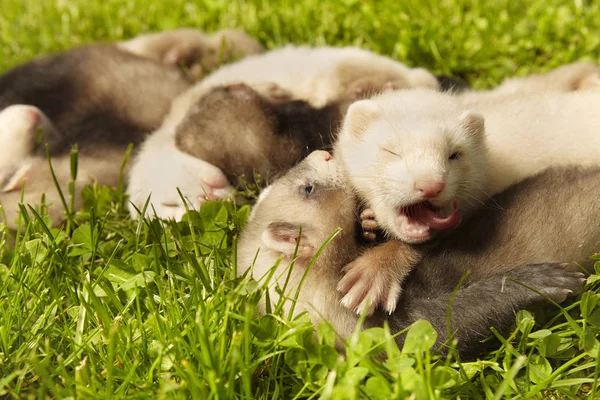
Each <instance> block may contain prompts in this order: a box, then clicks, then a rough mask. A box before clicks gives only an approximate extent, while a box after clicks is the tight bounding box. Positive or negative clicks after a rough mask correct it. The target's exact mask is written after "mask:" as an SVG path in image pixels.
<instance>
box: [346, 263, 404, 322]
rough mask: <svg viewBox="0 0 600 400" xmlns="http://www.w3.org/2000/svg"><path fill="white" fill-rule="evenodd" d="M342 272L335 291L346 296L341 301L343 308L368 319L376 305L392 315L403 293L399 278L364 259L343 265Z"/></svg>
mask: <svg viewBox="0 0 600 400" xmlns="http://www.w3.org/2000/svg"><path fill="white" fill-rule="evenodd" d="M343 272H344V273H345V275H344V277H343V278H342V279H341V280H340V282H339V283H338V286H337V290H338V291H339V292H342V293H345V295H344V297H343V298H342V300H341V303H342V305H343V306H344V307H346V308H348V309H350V310H352V311H354V312H356V313H357V314H362V313H363V312H365V314H366V315H367V316H368V315H371V314H373V312H374V311H375V308H376V307H379V306H381V307H383V308H384V309H385V310H386V311H387V312H388V313H390V314H391V313H393V312H394V310H395V309H396V304H397V303H398V299H399V298H400V294H401V293H402V287H401V284H400V282H401V279H397V278H395V277H394V276H391V275H393V274H390V273H389V272H390V271H386V269H385V268H384V267H383V266H381V265H378V264H377V263H374V262H373V260H372V259H371V258H370V257H365V256H361V257H359V258H357V259H356V260H354V261H353V262H351V263H350V264H348V265H346V266H345V267H344V269H343Z"/></svg>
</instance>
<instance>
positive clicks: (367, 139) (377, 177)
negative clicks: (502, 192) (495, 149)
mask: <svg viewBox="0 0 600 400" xmlns="http://www.w3.org/2000/svg"><path fill="white" fill-rule="evenodd" d="M335 156H336V157H338V158H339V159H340V162H342V164H343V166H344V171H345V173H346V174H347V178H348V179H349V180H350V181H351V182H352V185H353V186H354V188H355V189H356V191H357V192H358V194H359V195H360V197H361V199H362V200H363V201H364V202H365V203H366V205H367V206H368V207H370V208H372V209H373V211H374V212H375V216H376V218H377V221H378V223H379V224H380V226H381V227H382V228H384V230H386V231H387V233H388V234H391V235H393V236H395V237H397V238H398V239H400V240H403V241H406V242H409V243H420V242H423V241H426V240H428V239H429V238H431V236H432V235H433V234H434V232H435V231H439V230H445V229H449V228H452V227H455V226H457V225H458V224H459V223H460V221H461V212H460V211H461V209H463V207H464V206H465V205H468V204H470V203H472V202H475V201H477V199H478V198H479V197H480V194H481V193H480V191H481V188H482V185H483V182H484V179H485V174H484V171H485V169H486V167H487V164H486V162H487V153H486V145H485V132H484V121H483V117H482V116H481V115H480V114H479V113H477V112H476V111H473V110H465V109H462V108H461V107H460V105H459V104H458V103H457V101H456V100H455V99H454V98H453V97H452V96H451V95H446V94H441V93H438V92H434V91H429V90H423V89H416V90H404V91H397V92H390V93H386V94H383V95H381V96H378V97H374V98H372V99H370V100H363V101H359V102H356V103H354V104H353V105H352V106H350V108H349V110H348V113H347V114H346V118H345V120H344V125H343V128H342V130H341V133H340V137H339V138H338V142H337V143H336V147H335Z"/></svg>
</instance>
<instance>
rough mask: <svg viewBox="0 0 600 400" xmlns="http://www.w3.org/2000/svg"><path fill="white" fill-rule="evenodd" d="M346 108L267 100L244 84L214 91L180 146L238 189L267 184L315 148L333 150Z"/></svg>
mask: <svg viewBox="0 0 600 400" xmlns="http://www.w3.org/2000/svg"><path fill="white" fill-rule="evenodd" d="M343 111H344V108H343V106H342V105H337V104H334V105H331V106H327V107H324V108H313V107H311V106H310V105H309V104H308V103H306V102H304V101H299V100H298V101H285V102H279V101H276V100H274V99H267V98H265V97H263V96H261V95H260V94H258V93H257V92H256V91H255V90H253V89H252V88H250V87H249V86H247V85H244V84H237V85H231V86H223V87H218V88H215V89H213V90H212V91H211V92H210V93H208V94H206V95H205V96H203V97H202V98H201V99H200V100H199V101H198V103H197V104H195V105H194V106H193V107H192V108H191V109H190V111H189V112H188V114H187V115H186V117H185V119H184V120H183V121H182V122H181V123H180V124H179V126H178V127H177V130H176V136H175V140H176V145H177V147H178V148H179V149H180V150H182V151H184V152H186V153H188V154H190V155H192V156H194V157H197V158H200V159H202V160H204V161H207V162H209V163H211V164H213V165H215V166H217V167H219V168H220V169H221V170H223V172H224V173H225V175H226V176H227V178H228V179H229V180H230V181H231V182H232V183H234V184H236V183H237V182H238V179H239V177H240V176H242V175H245V176H246V178H248V179H252V177H253V175H254V174H255V173H256V174H260V175H261V177H262V178H263V181H268V180H269V178H271V177H273V175H275V174H276V173H278V172H281V171H285V170H287V169H289V168H290V167H292V166H293V165H295V164H296V163H298V162H299V161H300V160H301V159H302V158H304V157H305V156H306V155H308V154H309V153H310V152H312V151H313V150H316V149H326V148H329V147H331V142H332V140H333V135H334V133H335V132H336V131H337V128H338V127H339V125H340V123H341V119H342V116H343Z"/></svg>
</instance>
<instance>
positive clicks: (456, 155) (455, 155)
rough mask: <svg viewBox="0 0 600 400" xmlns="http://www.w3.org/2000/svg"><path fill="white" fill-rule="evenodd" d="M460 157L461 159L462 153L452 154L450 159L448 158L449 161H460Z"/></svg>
mask: <svg viewBox="0 0 600 400" xmlns="http://www.w3.org/2000/svg"><path fill="white" fill-rule="evenodd" d="M459 157H460V153H459V152H458V151H457V152H454V153H452V154H450V157H448V160H458V158H459Z"/></svg>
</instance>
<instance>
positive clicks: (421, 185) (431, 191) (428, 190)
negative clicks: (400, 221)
mask: <svg viewBox="0 0 600 400" xmlns="http://www.w3.org/2000/svg"><path fill="white" fill-rule="evenodd" d="M445 187H446V182H444V181H416V182H415V190H416V191H417V193H418V194H419V196H421V197H423V198H426V199H430V198H432V197H437V196H438V195H439V194H440V193H442V190H444V188H445Z"/></svg>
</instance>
